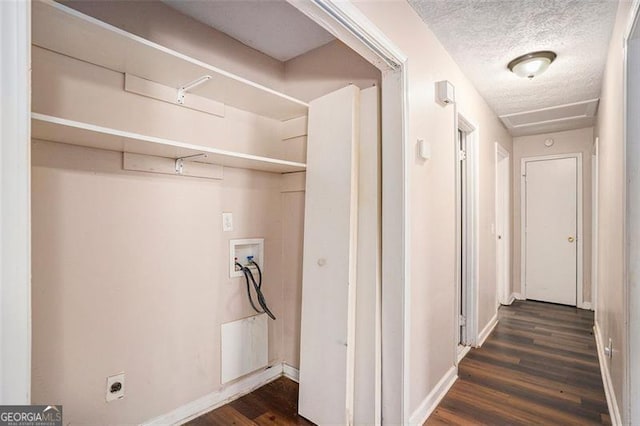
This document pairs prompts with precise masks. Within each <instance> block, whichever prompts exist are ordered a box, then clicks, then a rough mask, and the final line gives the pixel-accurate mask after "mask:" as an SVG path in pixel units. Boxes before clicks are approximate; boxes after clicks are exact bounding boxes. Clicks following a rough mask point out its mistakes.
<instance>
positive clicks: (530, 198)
mask: <svg viewBox="0 0 640 426" xmlns="http://www.w3.org/2000/svg"><path fill="white" fill-rule="evenodd" d="M525 164H526V168H525V169H526V171H525V192H526V199H525V202H526V207H525V211H526V213H525V256H526V257H525V289H526V297H527V299H533V300H540V301H545V302H553V303H561V304H565V305H572V306H575V305H576V290H577V258H578V256H577V254H578V250H577V247H578V244H577V217H578V216H577V213H578V205H577V193H578V177H577V176H578V164H577V159H576V158H559V159H551V160H541V161H528V162H526V163H525Z"/></svg>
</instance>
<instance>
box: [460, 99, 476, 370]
mask: <svg viewBox="0 0 640 426" xmlns="http://www.w3.org/2000/svg"><path fill="white" fill-rule="evenodd" d="M458 130H462V131H463V132H464V133H465V134H466V160H465V163H464V164H465V167H466V170H465V175H466V179H465V182H464V184H465V185H466V193H465V196H466V197H465V200H464V201H465V206H466V209H465V210H466V214H463V211H462V206H461V205H460V198H461V196H462V195H461V193H460V191H461V189H462V183H463V182H462V176H461V175H460V168H459V167H458V164H457V163H458V162H459V161H460V156H459V153H456V155H455V156H454V157H455V161H456V167H455V170H456V177H455V179H456V181H455V188H456V190H455V192H456V271H455V277H456V300H455V308H454V316H455V318H454V324H455V345H454V349H455V352H456V357H455V358H454V359H456V360H457V361H456V364H457V362H458V361H459V358H460V356H459V355H460V354H458V345H459V343H462V345H463V346H477V345H478V341H479V340H478V310H479V309H478V277H479V275H480V265H479V251H480V244H479V238H478V229H479V225H478V223H479V214H478V206H479V205H480V190H479V183H480V179H479V177H478V172H479V154H480V146H479V143H480V137H479V133H480V128H479V126H478V125H477V124H476V123H474V122H473V121H471V120H469V118H468V116H466V115H464V114H463V113H461V112H459V111H457V110H456V119H455V137H456V140H457V138H458ZM455 146H456V150H457V146H458V144H457V142H456V144H455ZM463 221H464V223H463ZM463 228H464V229H463ZM463 232H465V233H466V238H465V243H464V244H463V243H462V241H461V240H462V235H463ZM462 253H464V256H461V255H462ZM463 262H464V265H463ZM461 270H464V271H465V276H464V279H465V283H466V288H465V289H464V290H463V291H464V297H465V302H466V303H465V306H464V307H463V310H464V311H465V318H466V329H465V333H464V338H463V340H464V341H463V342H460V339H459V336H460V314H459V312H458V307H459V306H460V298H461V297H462V294H461V291H460V288H461V286H462V284H461V282H462V279H463V276H462V274H461Z"/></svg>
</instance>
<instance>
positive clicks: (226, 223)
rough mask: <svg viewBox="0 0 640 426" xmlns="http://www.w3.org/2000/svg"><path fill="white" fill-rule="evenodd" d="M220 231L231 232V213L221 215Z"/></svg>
mask: <svg viewBox="0 0 640 426" xmlns="http://www.w3.org/2000/svg"><path fill="white" fill-rule="evenodd" d="M222 231H223V232H230V231H233V213H228V212H227V213H222Z"/></svg>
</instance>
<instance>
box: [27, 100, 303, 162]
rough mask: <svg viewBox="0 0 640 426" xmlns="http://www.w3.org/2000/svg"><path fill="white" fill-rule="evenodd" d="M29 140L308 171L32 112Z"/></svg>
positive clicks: (237, 154)
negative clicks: (199, 157) (205, 155)
mask: <svg viewBox="0 0 640 426" xmlns="http://www.w3.org/2000/svg"><path fill="white" fill-rule="evenodd" d="M31 137H32V138H33V139H41V140H46V141H52V142H60V143H66V144H70V145H78V146H84V147H89V148H98V149H105V150H109V151H119V152H128V153H132V154H143V155H154V156H157V157H166V158H173V159H177V158H181V157H188V156H190V155H196V154H201V153H206V154H207V158H203V159H199V160H198V161H199V162H202V163H210V164H219V165H222V166H227V167H237V168H242V169H251V170H260V171H265V172H273V173H290V172H300V171H304V170H306V167H307V166H306V164H304V163H296V162H293V161H286V160H279V159H275V158H268V157H260V156H257V155H251V154H243V153H239V152H233V151H225V150H221V149H216V148H210V147H206V146H201V145H194V144H189V143H183V142H178V141H173V140H169V139H162V138H157V137H154V136H147V135H141V134H137V133H131V132H125V131H121V130H116V129H111V128H108V127H100V126H96V125H93V124H89V123H82V122H79V121H73V120H67V119H65V118H60V117H53V116H50V115H45V114H39V113H35V112H34V113H31Z"/></svg>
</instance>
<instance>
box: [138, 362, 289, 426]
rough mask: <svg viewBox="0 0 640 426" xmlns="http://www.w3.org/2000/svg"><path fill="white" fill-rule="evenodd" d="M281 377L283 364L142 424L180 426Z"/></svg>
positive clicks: (256, 373) (144, 425)
mask: <svg viewBox="0 0 640 426" xmlns="http://www.w3.org/2000/svg"><path fill="white" fill-rule="evenodd" d="M282 375H283V364H281V363H280V364H275V365H273V366H271V367H269V368H266V369H264V370H261V371H258V372H255V373H253V374H251V375H249V376H246V377H244V378H242V379H240V380H238V381H236V382H233V383H231V384H228V385H225V386H223V387H222V388H221V389H219V390H217V391H215V392H212V393H210V394H208V395H205V396H203V397H201V398H198V399H196V400H195V401H191V402H189V403H187V404H185V405H183V406H181V407H178V408H176V409H175V410H173V411H171V412H169V413H166V414H163V415H161V416H159V417H156V418H154V419H151V420H149V421H147V422H144V423H142V425H143V426H151V425H176V424H177V425H180V424H183V423H186V422H187V421H189V420H192V419H194V418H196V417H198V416H200V415H202V414H204V413H207V412H209V411H211V410H214V409H216V408H218V407H220V406H222V405H224V404H227V403H229V402H231V401H233V400H235V399H238V398H240V397H241V396H242V395H245V394H248V393H249V392H251V391H253V390H255V389H257V388H259V387H260V386H263V385H265V384H267V383H269V382H272V381H273V380H275V379H277V378H278V377H281V376H282Z"/></svg>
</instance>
